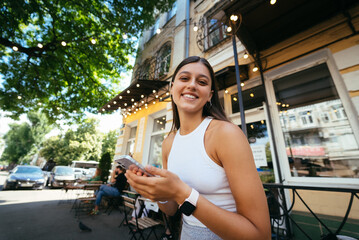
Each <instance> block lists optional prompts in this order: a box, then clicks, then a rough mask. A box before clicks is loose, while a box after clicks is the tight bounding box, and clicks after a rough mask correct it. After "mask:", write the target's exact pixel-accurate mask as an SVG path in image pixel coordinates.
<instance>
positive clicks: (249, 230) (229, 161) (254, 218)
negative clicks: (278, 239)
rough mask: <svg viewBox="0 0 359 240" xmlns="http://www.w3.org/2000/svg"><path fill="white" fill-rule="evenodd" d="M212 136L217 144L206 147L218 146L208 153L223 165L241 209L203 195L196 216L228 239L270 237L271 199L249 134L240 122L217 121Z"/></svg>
mask: <svg viewBox="0 0 359 240" xmlns="http://www.w3.org/2000/svg"><path fill="white" fill-rule="evenodd" d="M211 139H215V140H214V141H211V142H212V143H214V144H211V143H209V145H207V144H206V150H207V149H208V148H207V146H208V147H212V149H215V150H214V151H213V150H211V149H208V150H207V152H208V153H209V155H211V156H212V158H216V159H217V160H219V161H220V163H221V164H222V165H223V167H224V170H225V172H226V175H227V178H228V181H229V186H230V188H231V192H232V194H233V197H234V200H235V202H236V208H237V212H236V213H231V212H228V211H225V210H223V209H221V208H219V207H217V206H215V205H213V204H212V203H211V202H209V201H208V200H206V199H205V198H204V197H202V196H200V198H199V200H198V202H197V208H196V210H195V211H194V213H193V215H194V216H195V217H196V218H197V219H198V220H200V221H201V222H202V223H203V224H205V225H206V226H207V227H208V228H209V229H211V230H212V231H213V232H214V233H216V234H217V235H219V236H220V237H222V238H224V239H234V238H236V239H270V236H271V234H270V233H271V231H270V220H269V211H268V205H267V200H266V197H265V193H264V190H263V186H262V182H261V180H260V178H259V175H258V173H257V169H256V167H255V164H254V159H253V154H252V151H251V148H250V146H249V144H248V140H247V138H246V136H245V135H244V134H243V132H242V131H241V130H240V129H239V128H238V127H237V126H236V125H234V124H231V123H228V122H222V121H217V125H216V126H215V127H214V129H213V133H212V134H211ZM210 153H213V154H210ZM209 213H210V214H209Z"/></svg>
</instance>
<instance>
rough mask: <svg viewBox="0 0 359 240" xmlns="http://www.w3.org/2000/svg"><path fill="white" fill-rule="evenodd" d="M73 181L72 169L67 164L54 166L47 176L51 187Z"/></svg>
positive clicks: (61, 185)
mask: <svg viewBox="0 0 359 240" xmlns="http://www.w3.org/2000/svg"><path fill="white" fill-rule="evenodd" d="M75 181H76V179H75V173H74V170H73V169H72V167H67V166H55V167H54V168H53V169H52V171H51V174H50V178H49V184H50V186H51V188H55V187H63V186H64V185H65V184H73V183H75Z"/></svg>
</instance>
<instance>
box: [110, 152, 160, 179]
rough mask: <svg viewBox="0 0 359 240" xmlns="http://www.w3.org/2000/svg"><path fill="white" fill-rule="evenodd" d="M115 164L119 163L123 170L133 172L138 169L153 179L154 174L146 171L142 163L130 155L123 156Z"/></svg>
mask: <svg viewBox="0 0 359 240" xmlns="http://www.w3.org/2000/svg"><path fill="white" fill-rule="evenodd" d="M115 162H117V163H118V164H119V165H120V166H121V167H122V168H124V169H126V170H133V169H135V168H137V169H138V171H140V172H143V173H145V174H146V175H147V176H150V177H153V175H152V174H150V173H148V172H147V171H146V170H145V168H144V167H143V166H142V164H141V163H139V162H137V161H136V160H135V159H133V158H132V157H131V156H129V155H122V156H120V157H119V158H118V159H117V160H115Z"/></svg>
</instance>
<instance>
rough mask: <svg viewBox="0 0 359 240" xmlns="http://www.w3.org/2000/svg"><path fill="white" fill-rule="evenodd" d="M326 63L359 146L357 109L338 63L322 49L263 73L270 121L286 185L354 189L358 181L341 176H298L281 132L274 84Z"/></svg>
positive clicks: (329, 52)
mask: <svg viewBox="0 0 359 240" xmlns="http://www.w3.org/2000/svg"><path fill="white" fill-rule="evenodd" d="M323 63H325V64H326V65H327V67H328V70H329V73H330V75H331V77H332V79H333V83H334V86H335V88H336V90H337V92H338V96H339V99H340V100H341V102H342V105H343V107H344V110H345V112H346V115H347V118H348V121H349V124H350V126H351V128H352V131H353V135H354V138H355V139H356V141H357V143H358V144H359V120H358V116H357V113H356V110H355V108H354V106H353V104H352V102H351V100H350V97H349V94H348V92H347V90H346V87H345V84H344V80H343V78H342V76H341V75H340V73H339V70H338V68H337V65H336V62H335V60H334V58H333V55H332V53H331V51H330V50H329V49H323V50H320V51H318V52H316V53H313V54H310V55H307V56H305V57H303V58H301V59H298V60H296V61H293V62H291V63H288V64H286V65H284V66H281V67H278V68H277V69H274V70H271V71H269V72H267V73H265V74H264V83H265V89H266V93H267V97H268V103H269V107H270V113H271V116H270V117H271V119H272V124H273V129H274V132H275V133H276V134H275V136H274V137H275V138H276V142H277V149H278V158H279V162H280V165H281V171H282V172H281V174H282V176H283V179H285V182H286V183H288V184H301V185H303V184H305V185H310V186H322V185H323V184H331V186H333V184H335V185H336V186H349V187H350V186H353V185H358V184H359V179H355V178H342V177H341V178H340V177H331V178H330V177H309V176H308V177H296V176H292V175H291V173H290V168H289V162H288V156H287V154H286V148H285V139H284V134H283V131H282V129H281V124H280V119H279V110H278V108H277V105H276V96H275V91H274V85H273V81H275V80H277V79H279V78H282V77H285V76H289V75H291V74H294V73H297V72H300V71H303V70H306V69H309V68H312V67H315V66H317V65H320V64H323Z"/></svg>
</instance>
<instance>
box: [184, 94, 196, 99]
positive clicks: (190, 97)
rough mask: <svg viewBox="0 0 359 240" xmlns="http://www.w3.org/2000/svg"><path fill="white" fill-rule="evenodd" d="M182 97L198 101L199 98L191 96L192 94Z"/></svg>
mask: <svg viewBox="0 0 359 240" xmlns="http://www.w3.org/2000/svg"><path fill="white" fill-rule="evenodd" d="M182 96H183V97H184V98H189V99H196V98H198V97H196V96H193V95H191V94H183V95H182Z"/></svg>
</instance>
